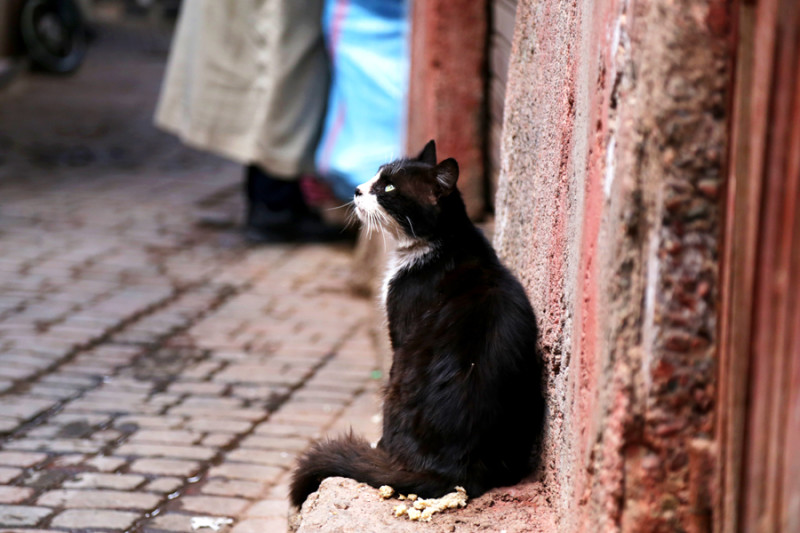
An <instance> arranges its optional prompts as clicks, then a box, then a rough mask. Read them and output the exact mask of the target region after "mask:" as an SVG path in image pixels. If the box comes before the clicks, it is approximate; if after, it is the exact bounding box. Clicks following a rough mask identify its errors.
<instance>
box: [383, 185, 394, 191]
mask: <svg viewBox="0 0 800 533" xmlns="http://www.w3.org/2000/svg"><path fill="white" fill-rule="evenodd" d="M383 190H384V191H386V192H392V191H393V190H394V185H392V184H391V183H390V184H389V185H387V186H386V188H385V189H383Z"/></svg>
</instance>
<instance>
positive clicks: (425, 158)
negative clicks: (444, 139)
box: [417, 139, 436, 165]
mask: <svg viewBox="0 0 800 533" xmlns="http://www.w3.org/2000/svg"><path fill="white" fill-rule="evenodd" d="M417 160H418V161H422V162H423V163H428V164H429V165H436V143H435V142H434V140H433V139H431V140H430V141H428V144H426V145H425V148H423V149H422V151H421V152H420V153H419V155H418V156H417Z"/></svg>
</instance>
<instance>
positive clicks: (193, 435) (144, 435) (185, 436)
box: [128, 430, 203, 444]
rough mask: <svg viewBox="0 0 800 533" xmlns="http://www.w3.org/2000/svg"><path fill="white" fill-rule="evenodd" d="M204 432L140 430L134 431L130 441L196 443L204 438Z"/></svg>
mask: <svg viewBox="0 0 800 533" xmlns="http://www.w3.org/2000/svg"><path fill="white" fill-rule="evenodd" d="M202 436H203V435H202V434H201V433H199V432H193V431H181V430H170V431H159V430H140V431H137V432H136V433H134V434H133V435H132V436H131V438H130V439H128V442H137V443H138V442H143V443H163V444H195V443H196V442H197V441H199V440H200V439H201V438H202Z"/></svg>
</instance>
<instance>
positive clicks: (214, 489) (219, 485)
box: [200, 479, 266, 498]
mask: <svg viewBox="0 0 800 533" xmlns="http://www.w3.org/2000/svg"><path fill="white" fill-rule="evenodd" d="M265 488H266V484H265V483H259V482H257V481H246V480H243V479H210V480H208V481H207V482H206V483H205V484H204V485H203V487H202V488H201V489H200V490H201V492H202V493H203V494H210V495H213V496H231V497H237V496H239V497H243V498H258V497H259V496H261V495H263V494H264V491H265Z"/></svg>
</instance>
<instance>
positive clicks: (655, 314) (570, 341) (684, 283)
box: [495, 0, 732, 532]
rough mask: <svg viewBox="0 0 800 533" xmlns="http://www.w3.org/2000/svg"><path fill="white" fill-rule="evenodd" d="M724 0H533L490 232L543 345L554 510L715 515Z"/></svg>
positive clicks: (666, 519)
mask: <svg viewBox="0 0 800 533" xmlns="http://www.w3.org/2000/svg"><path fill="white" fill-rule="evenodd" d="M727 6H728V4H727V3H726V2H722V1H718V0H703V1H700V2H692V1H690V0H678V1H667V0H651V1H648V0H640V1H632V0H627V1H626V0H595V1H592V0H578V1H577V2H572V1H548V2H540V1H534V0H521V1H520V3H519V8H518V11H517V22H516V32H515V38H514V44H513V50H512V58H511V62H510V66H509V80H508V89H507V93H506V107H505V121H504V129H503V146H502V170H501V177H500V185H499V190H498V193H497V202H496V212H497V221H496V238H495V244H496V246H497V248H498V250H499V251H500V253H501V255H502V256H503V258H504V259H505V261H506V262H507V263H508V264H509V265H510V266H511V267H512V269H513V270H514V271H515V272H516V273H517V274H518V275H519V276H520V278H521V279H522V280H523V283H524V285H525V286H526V288H527V290H528V293H529V296H530V298H531V300H532V302H533V304H534V308H535V309H536V311H537V313H538V320H539V323H540V329H541V331H542V339H541V344H542V351H543V354H544V357H545V360H546V363H547V369H548V376H547V384H546V387H547V391H548V398H549V423H548V434H547V437H546V441H545V446H544V467H543V469H542V472H540V474H539V476H540V481H536V482H531V483H530V484H529V485H528V486H527V489H525V490H528V491H529V492H531V493H534V492H535V493H537V494H543V495H545V498H544V499H543V501H546V502H548V503H547V504H546V506H547V507H548V509H547V512H543V513H541V516H543V517H544V518H543V520H548V521H551V522H552V525H553V527H556V528H557V530H558V531H586V532H594V531H606V530H612V531H613V530H623V531H642V532H644V531H648V532H651V531H675V530H681V529H684V530H696V531H702V530H704V527H705V525H707V523H709V521H710V520H712V518H713V517H711V516H710V515H709V513H710V510H711V501H710V496H709V490H708V487H707V486H706V482H707V481H709V479H710V478H709V477H708V468H709V467H708V465H709V464H710V463H709V461H710V462H711V463H713V457H712V455H713V454H712V453H711V451H710V450H711V448H712V446H711V436H712V433H713V423H714V390H715V363H716V350H715V347H716V333H715V331H716V329H715V324H716V308H715V302H716V291H717V286H718V273H717V272H718V249H719V227H720V226H719V224H720V202H721V200H720V195H719V190H720V188H721V187H722V185H723V183H722V172H721V169H722V167H723V164H724V154H725V150H726V143H727V140H726V131H727V124H728V117H727V115H726V106H725V102H726V97H727V90H728V85H729V80H730V76H729V72H730V70H729V69H730V63H731V57H732V52H731V48H730V36H729V23H728V20H727V17H728V9H729V7H727Z"/></svg>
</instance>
